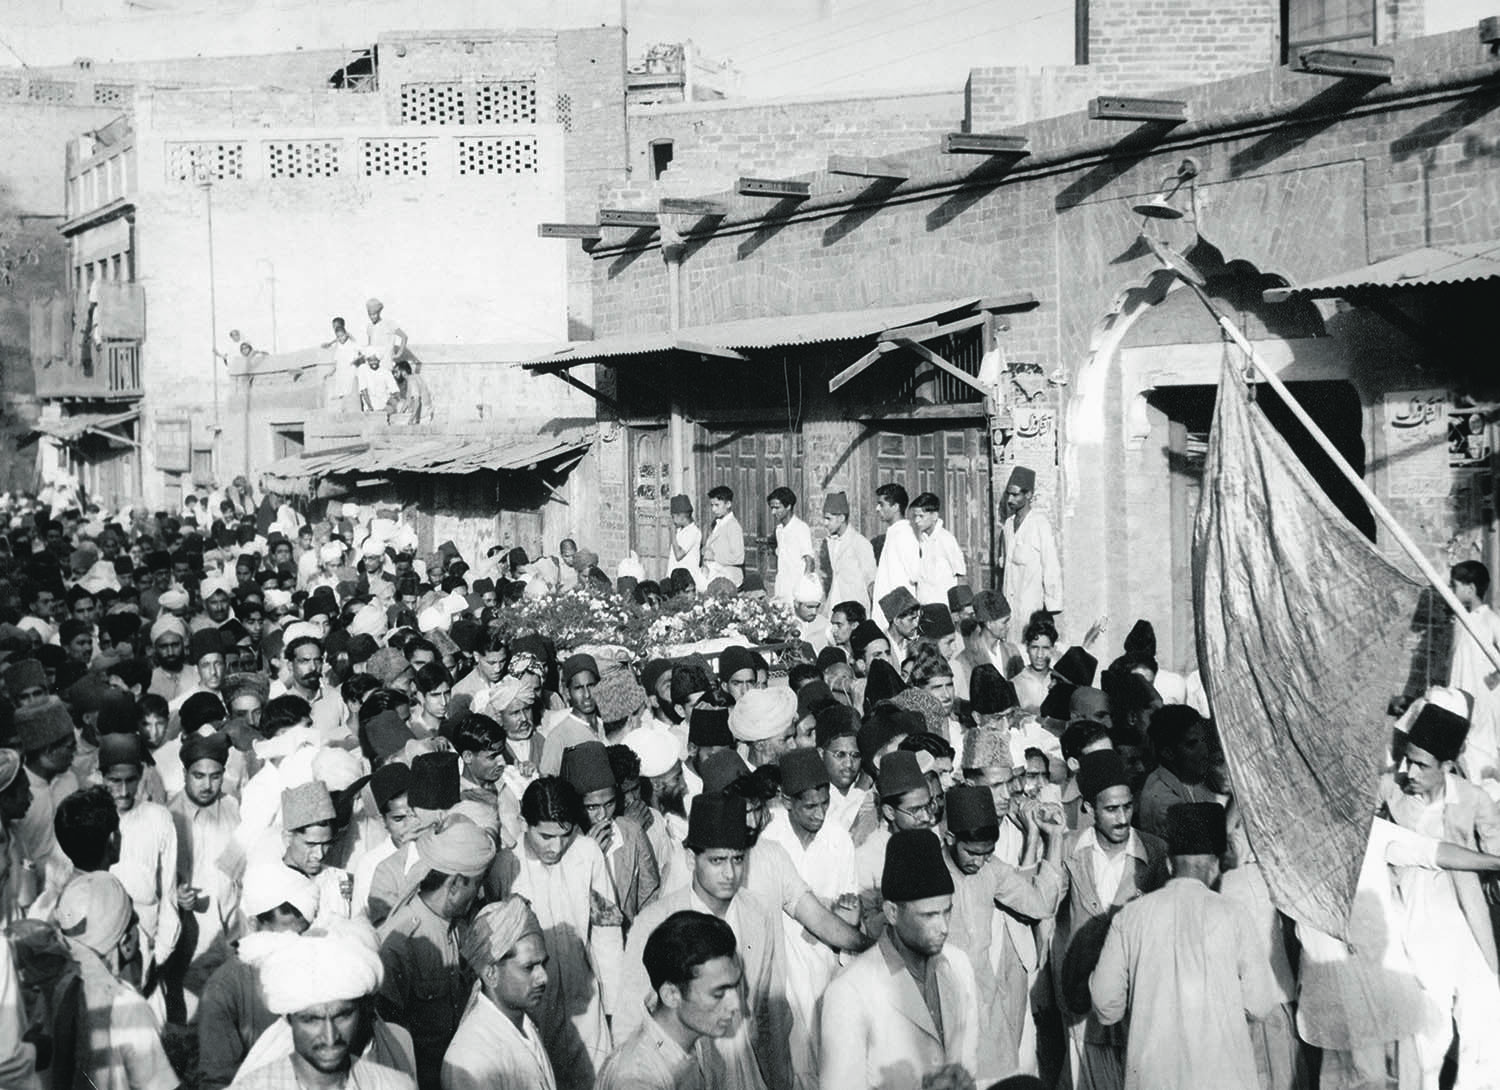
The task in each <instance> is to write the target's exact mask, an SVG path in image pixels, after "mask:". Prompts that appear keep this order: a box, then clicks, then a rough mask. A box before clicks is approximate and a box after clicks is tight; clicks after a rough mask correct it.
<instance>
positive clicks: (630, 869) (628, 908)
mask: <svg viewBox="0 0 1500 1090" xmlns="http://www.w3.org/2000/svg"><path fill="white" fill-rule="evenodd" d="M561 775H562V778H563V779H565V780H567V781H568V782H569V783H570V784H572V785H573V790H574V791H577V792H578V796H579V798H580V799H581V800H582V802H583V824H582V829H583V831H584V832H586V833H588V834H589V836H591V837H593V838H594V842H595V843H597V844H598V845H599V850H600V851H602V852H603V853H604V861H605V863H607V864H608V865H609V873H610V877H611V878H613V879H614V883H615V896H616V899H617V900H618V901H619V904H620V911H621V912H623V913H624V914H625V919H626V921H627V922H629V921H631V920H634V919H635V917H636V914H637V913H638V912H639V911H640V908H641V905H643V904H648V903H650V901H651V899H652V898H653V897H655V896H656V891H657V890H658V889H659V888H660V887H661V873H660V871H659V870H658V869H657V864H656V857H655V856H654V855H652V853H651V847H650V845H649V844H648V843H647V842H646V834H645V832H644V831H643V830H642V829H641V827H640V824H639V823H638V822H637V821H636V820H635V819H634V818H632V817H628V816H626V815H624V814H622V813H619V806H618V804H619V786H618V784H617V782H616V780H615V774H614V770H613V769H612V768H611V767H610V763H609V750H608V749H606V748H605V746H604V743H603V742H583V743H581V744H579V745H576V746H572V747H570V748H569V749H568V750H566V751H565V752H564V753H563V758H562V773H561Z"/></svg>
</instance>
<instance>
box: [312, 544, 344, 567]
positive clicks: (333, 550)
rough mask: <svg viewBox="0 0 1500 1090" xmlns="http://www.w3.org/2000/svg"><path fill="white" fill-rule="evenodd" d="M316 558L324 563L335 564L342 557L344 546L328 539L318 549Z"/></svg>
mask: <svg viewBox="0 0 1500 1090" xmlns="http://www.w3.org/2000/svg"><path fill="white" fill-rule="evenodd" d="M318 559H319V560H321V561H322V562H323V563H324V564H337V563H338V562H339V561H340V560H343V559H344V546H343V544H342V543H340V542H337V541H330V542H328V543H327V544H325V545H324V546H323V547H322V548H321V549H319V550H318Z"/></svg>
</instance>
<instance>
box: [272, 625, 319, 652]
mask: <svg viewBox="0 0 1500 1090" xmlns="http://www.w3.org/2000/svg"><path fill="white" fill-rule="evenodd" d="M304 636H310V637H311V638H312V639H315V640H317V641H318V642H319V643H322V642H323V633H321V632H319V631H318V626H317V625H314V624H310V623H309V622H307V621H296V622H295V623H293V624H289V625H287V626H286V633H285V634H284V635H283V636H282V641H281V646H283V647H290V646H292V641H293V640H300V639H302V638H303V637H304Z"/></svg>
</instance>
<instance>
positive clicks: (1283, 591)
mask: <svg viewBox="0 0 1500 1090" xmlns="http://www.w3.org/2000/svg"><path fill="white" fill-rule="evenodd" d="M1255 396H1260V397H1275V396H1277V395H1276V393H1275V392H1274V391H1273V390H1271V389H1270V388H1262V389H1261V390H1259V391H1258V392H1257V393H1256V394H1252V393H1250V392H1249V391H1247V390H1246V388H1245V385H1244V383H1243V382H1242V381H1240V380H1239V379H1238V377H1237V376H1236V375H1234V374H1233V373H1232V372H1231V371H1229V370H1226V372H1225V374H1224V376H1222V378H1221V382H1220V386H1219V394H1218V404H1217V406H1216V407H1215V410H1214V423H1213V433H1212V435H1211V437H1210V439H1209V453H1208V462H1207V467H1206V469H1205V472H1204V480H1203V493H1202V502H1201V504H1200V506H1199V508H1198V518H1197V523H1196V525H1195V527H1194V535H1193V594H1194V605H1195V612H1196V615H1197V628H1198V633H1197V635H1198V661H1199V665H1200V668H1201V670H1202V672H1203V681H1204V685H1205V687H1206V689H1207V692H1208V696H1209V702H1210V704H1211V705H1212V707H1213V712H1214V719H1215V722H1216V723H1217V725H1218V730H1219V734H1220V737H1221V739H1222V741H1223V746H1224V752H1225V756H1226V758H1227V760H1228V765H1229V772H1230V775H1231V777H1232V778H1233V781H1234V791H1235V796H1236V798H1237V799H1238V800H1239V805H1240V808H1241V810H1242V812H1243V814H1244V818H1245V822H1246V829H1247V831H1248V833H1249V836H1250V841H1251V845H1252V846H1253V847H1254V849H1255V852H1256V855H1257V856H1258V857H1259V859H1260V862H1261V864H1262V866H1263V867H1264V868H1265V874H1266V880H1267V883H1268V884H1269V886H1270V888H1271V894H1272V897H1273V898H1274V900H1275V902H1276V907H1277V908H1279V909H1280V910H1281V911H1282V912H1284V913H1286V914H1287V915H1288V916H1290V917H1291V918H1292V919H1294V920H1297V921H1298V922H1300V923H1305V924H1308V925H1310V926H1312V927H1316V928H1318V929H1319V930H1320V931H1325V932H1327V933H1329V934H1331V935H1338V936H1341V937H1342V936H1343V935H1344V934H1345V931H1346V926H1347V920H1348V916H1349V909H1350V905H1351V903H1352V901H1353V898H1354V886H1355V882H1356V880H1357V879H1358V877H1359V869H1360V863H1361V860H1362V859H1363V857H1364V851H1365V841H1366V836H1367V834H1368V832H1369V827H1370V818H1371V816H1372V814H1373V813H1374V811H1375V808H1376V786H1377V780H1378V777H1379V776H1380V773H1381V771H1382V767H1383V764H1384V760H1385V750H1386V744H1387V741H1388V739H1389V734H1390V727H1389V721H1388V720H1387V718H1386V706H1387V703H1388V701H1389V700H1390V698H1391V696H1393V695H1394V694H1396V693H1399V692H1400V691H1401V690H1402V688H1403V686H1404V682H1405V680H1406V677H1407V667H1408V658H1409V654H1410V652H1409V650H1408V648H1407V646H1406V645H1405V640H1406V637H1407V634H1408V633H1409V632H1410V630H1411V626H1412V623H1413V618H1414V617H1415V616H1416V615H1417V613H1418V608H1419V602H1420V601H1421V599H1422V596H1423V591H1424V587H1425V584H1421V583H1417V582H1415V581H1413V580H1412V579H1411V578H1409V577H1408V576H1407V575H1405V574H1404V573H1402V572H1401V571H1400V570H1399V569H1397V568H1396V567H1394V566H1393V565H1392V564H1391V563H1390V562H1389V561H1388V560H1386V559H1385V558H1384V557H1382V556H1381V555H1380V554H1379V553H1378V552H1377V551H1376V549H1375V547H1374V545H1373V544H1372V543H1371V542H1370V541H1369V540H1368V539H1367V538H1365V537H1364V536H1363V535H1362V534H1361V533H1360V532H1359V531H1358V530H1356V529H1355V528H1354V527H1353V526H1352V525H1350V523H1349V522H1348V521H1347V520H1346V519H1345V518H1344V516H1343V515H1342V514H1341V513H1340V512H1339V510H1338V508H1336V507H1335V506H1334V504H1333V503H1332V501H1330V500H1329V499H1328V497H1327V496H1326V495H1324V493H1323V491H1322V489H1321V488H1319V487H1318V484H1317V482H1316V481H1314V480H1313V478H1312V476H1311V475H1310V474H1309V473H1308V471H1307V470H1306V469H1305V468H1304V467H1303V465H1302V463H1301V462H1300V461H1299V460H1298V459H1297V456H1296V455H1295V454H1294V453H1293V452H1292V450H1291V448H1290V447H1288V446H1287V444H1286V442H1285V440H1283V439H1282V438H1281V436H1280V435H1279V434H1278V433H1277V431H1276V429H1275V428H1274V427H1273V426H1272V425H1271V423H1270V422H1269V421H1268V420H1267V419H1266V416H1265V414H1264V413H1262V412H1261V411H1260V410H1259V409H1258V408H1257V407H1256V406H1255V405H1254V404H1253V397H1255Z"/></svg>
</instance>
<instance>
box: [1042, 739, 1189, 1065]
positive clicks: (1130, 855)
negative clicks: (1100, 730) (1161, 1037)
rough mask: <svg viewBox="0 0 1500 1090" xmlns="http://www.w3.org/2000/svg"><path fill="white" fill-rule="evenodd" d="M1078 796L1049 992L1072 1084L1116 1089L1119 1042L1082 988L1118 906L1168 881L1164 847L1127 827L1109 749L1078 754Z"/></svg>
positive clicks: (1126, 804)
mask: <svg viewBox="0 0 1500 1090" xmlns="http://www.w3.org/2000/svg"><path fill="white" fill-rule="evenodd" d="M1078 790H1079V794H1080V796H1081V798H1082V800H1083V802H1084V803H1086V804H1087V805H1088V807H1089V811H1090V815H1091V821H1090V823H1089V824H1087V825H1085V826H1084V827H1083V828H1082V829H1080V830H1078V832H1077V833H1075V834H1074V835H1073V836H1072V837H1070V838H1069V839H1068V841H1067V844H1066V846H1065V849H1064V852H1063V862H1062V866H1063V875H1064V878H1065V879H1066V882H1067V885H1066V889H1067V899H1066V901H1065V902H1064V904H1063V909H1062V911H1060V912H1059V913H1058V918H1057V931H1056V934H1055V937H1054V941H1053V947H1052V973H1053V983H1054V989H1055V991H1056V993H1057V994H1058V995H1059V996H1062V997H1063V1008H1064V1010H1063V1019H1064V1023H1065V1024H1066V1025H1067V1029H1068V1048H1069V1064H1070V1066H1071V1069H1072V1071H1073V1077H1074V1085H1086V1084H1093V1085H1098V1082H1097V1080H1101V1079H1102V1080H1105V1081H1104V1085H1118V1072H1119V1070H1120V1068H1121V1064H1122V1059H1123V1058H1122V1049H1123V1047H1124V1041H1123V1038H1122V1037H1121V1035H1120V1033H1119V1031H1118V1030H1117V1029H1115V1028H1113V1027H1111V1026H1107V1025H1104V1024H1103V1023H1101V1022H1100V1021H1099V1020H1098V1019H1097V1018H1096V1017H1095V1016H1094V1015H1093V1013H1092V1012H1091V1011H1090V1009H1089V1002H1088V997H1087V994H1086V993H1087V988H1086V981H1087V980H1088V974H1089V972H1090V970H1091V968H1092V966H1093V963H1094V961H1095V960H1096V959H1097V957H1098V950H1099V948H1100V946H1101V945H1102V944H1103V942H1104V936H1105V934H1106V932H1107V931H1108V928H1109V921H1110V918H1111V917H1112V916H1113V914H1114V913H1115V911H1116V910H1117V909H1118V908H1119V906H1120V905H1123V904H1126V903H1127V902H1130V901H1133V900H1135V899H1136V898H1137V897H1139V896H1141V895H1142V894H1143V893H1149V892H1150V891H1152V890H1155V889H1159V888H1160V887H1161V886H1162V885H1163V884H1164V883H1165V882H1166V881H1167V877H1168V873H1167V845H1166V843H1165V842H1164V841H1163V840H1162V839H1161V838H1159V837H1157V836H1154V835H1153V834H1151V833H1148V832H1143V831H1140V830H1137V829H1135V828H1133V827H1132V826H1131V824H1130V820H1131V817H1132V816H1133V815H1134V812H1135V800H1134V797H1133V796H1132V794H1131V790H1130V775H1129V772H1128V771H1127V770H1126V768H1125V762H1124V761H1122V760H1121V759H1120V755H1119V754H1118V753H1116V752H1115V751H1114V750H1112V749H1102V750H1095V751H1093V752H1091V753H1085V754H1084V755H1083V757H1082V758H1081V759H1080V761H1079V767H1078Z"/></svg>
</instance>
